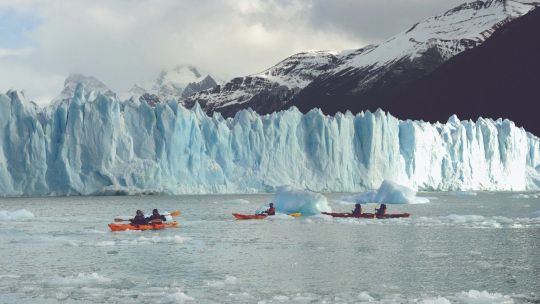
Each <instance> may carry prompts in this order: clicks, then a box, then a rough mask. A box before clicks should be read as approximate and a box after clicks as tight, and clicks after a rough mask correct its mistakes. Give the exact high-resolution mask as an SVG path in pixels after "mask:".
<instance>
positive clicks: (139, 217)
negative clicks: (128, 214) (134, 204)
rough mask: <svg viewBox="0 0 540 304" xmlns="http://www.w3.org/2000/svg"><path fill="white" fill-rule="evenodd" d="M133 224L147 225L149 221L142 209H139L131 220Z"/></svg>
mask: <svg viewBox="0 0 540 304" xmlns="http://www.w3.org/2000/svg"><path fill="white" fill-rule="evenodd" d="M129 221H130V222H131V224H132V225H146V224H148V221H147V220H146V218H145V217H144V214H143V212H142V211H141V210H137V212H136V213H135V217H134V218H132V219H130V220H129Z"/></svg>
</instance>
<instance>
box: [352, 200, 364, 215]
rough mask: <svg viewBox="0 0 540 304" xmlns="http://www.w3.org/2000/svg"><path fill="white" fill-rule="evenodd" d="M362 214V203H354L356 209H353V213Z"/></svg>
mask: <svg viewBox="0 0 540 304" xmlns="http://www.w3.org/2000/svg"><path fill="white" fill-rule="evenodd" d="M361 214H362V205H360V204H358V203H357V204H355V205H354V210H353V211H352V215H353V216H355V217H360V215H361Z"/></svg>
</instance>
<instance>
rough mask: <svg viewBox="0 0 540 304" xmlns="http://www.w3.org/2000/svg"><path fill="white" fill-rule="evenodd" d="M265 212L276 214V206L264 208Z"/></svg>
mask: <svg viewBox="0 0 540 304" xmlns="http://www.w3.org/2000/svg"><path fill="white" fill-rule="evenodd" d="M266 214H268V215H276V208H274V207H272V208H270V209H268V210H266Z"/></svg>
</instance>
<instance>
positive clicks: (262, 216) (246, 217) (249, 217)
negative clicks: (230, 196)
mask: <svg viewBox="0 0 540 304" xmlns="http://www.w3.org/2000/svg"><path fill="white" fill-rule="evenodd" d="M232 215H233V216H234V217H235V218H236V219H237V220H262V219H265V218H266V217H267V215H266V214H241V213H233V214H232Z"/></svg>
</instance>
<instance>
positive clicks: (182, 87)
mask: <svg viewBox="0 0 540 304" xmlns="http://www.w3.org/2000/svg"><path fill="white" fill-rule="evenodd" d="M216 85H217V82H216V81H215V80H214V78H212V76H210V75H209V74H204V73H201V72H200V71H199V69H197V67H195V66H193V65H185V64H179V65H176V66H173V67H172V68H170V69H163V70H161V72H160V73H159V75H158V77H157V78H156V79H155V80H154V81H153V82H149V83H145V84H135V85H133V87H132V88H131V89H130V90H129V93H130V94H131V95H135V96H139V97H143V98H142V100H145V101H147V100H148V96H152V99H151V100H152V104H156V103H157V102H159V101H166V100H170V99H174V100H180V99H183V98H185V97H187V96H189V95H192V94H194V93H196V92H199V91H202V90H207V89H210V88H212V87H214V86H216ZM145 94H146V95H145ZM143 95H144V96H143Z"/></svg>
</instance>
